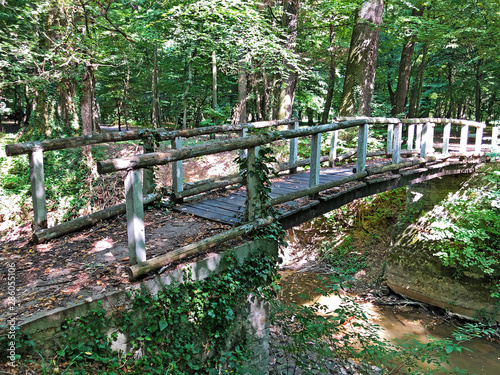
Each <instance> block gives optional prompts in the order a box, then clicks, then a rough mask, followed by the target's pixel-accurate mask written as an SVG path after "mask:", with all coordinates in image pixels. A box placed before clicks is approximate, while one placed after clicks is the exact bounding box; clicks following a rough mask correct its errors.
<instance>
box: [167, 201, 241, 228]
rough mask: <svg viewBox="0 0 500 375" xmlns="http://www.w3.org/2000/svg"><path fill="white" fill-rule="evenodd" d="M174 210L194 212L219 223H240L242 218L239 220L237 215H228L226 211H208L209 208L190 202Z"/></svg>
mask: <svg viewBox="0 0 500 375" xmlns="http://www.w3.org/2000/svg"><path fill="white" fill-rule="evenodd" d="M174 210H175V211H178V212H184V213H189V214H193V215H196V216H199V217H202V218H204V219H208V220H212V221H217V222H219V223H224V224H230V225H234V224H237V223H239V222H240V221H241V220H238V219H237V218H235V217H231V216H228V215H226V214H224V213H218V214H216V213H214V211H212V210H208V211H207V210H204V209H200V208H197V207H196V206H192V205H190V204H188V205H186V204H184V205H182V206H179V207H176V208H174Z"/></svg>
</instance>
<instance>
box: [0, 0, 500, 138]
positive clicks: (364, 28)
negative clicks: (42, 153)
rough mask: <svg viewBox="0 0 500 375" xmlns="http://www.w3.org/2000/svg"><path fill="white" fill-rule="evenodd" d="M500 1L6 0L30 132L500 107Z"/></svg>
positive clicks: (2, 46) (492, 112)
mask: <svg viewBox="0 0 500 375" xmlns="http://www.w3.org/2000/svg"><path fill="white" fill-rule="evenodd" d="M499 15H500V14H499V3H498V1H497V0H465V1H464V0H430V1H425V0H411V1H403V0H390V1H385V2H384V1H383V0H364V1H361V0H356V1H352V0H336V1H330V0H322V1H298V0H290V1H287V0H283V1H262V2H257V1H243V0H242V1H240V0H216V1H214V0H210V1H207V0H202V1H184V0H183V1H167V0H163V1H147V0H139V1H128V0H103V1H94V0H90V1H84V0H79V1H74V0H58V1H54V0H35V1H29V2H28V1H23V0H2V1H1V2H0V51H1V53H0V116H2V118H4V119H9V120H12V121H16V122H17V123H19V124H20V125H21V126H22V128H23V137H24V139H29V140H32V139H43V138H57V137H62V136H71V135H80V134H91V133H95V132H98V131H99V127H100V126H102V125H113V126H118V127H119V129H120V130H121V129H128V127H130V126H141V127H147V128H158V127H169V128H188V127H199V126H207V125H213V124H221V123H228V122H233V123H238V122H247V121H259V120H274V119H283V118H290V117H297V118H300V119H304V120H306V119H307V120H306V121H308V123H309V124H313V123H316V122H319V123H326V122H328V121H329V120H331V119H333V118H334V117H337V116H351V115H356V114H362V115H368V116H398V117H401V116H403V117H410V118H412V117H427V116H432V117H447V118H467V119H471V120H476V121H486V122H489V123H491V122H494V121H495V120H498V117H499V115H500V106H499V101H498V99H497V98H498V90H499V89H498V81H499V79H498V78H499V75H500V59H499V56H500V54H499V51H498V37H499V35H500V23H499Z"/></svg>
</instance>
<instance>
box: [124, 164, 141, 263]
mask: <svg viewBox="0 0 500 375" xmlns="http://www.w3.org/2000/svg"><path fill="white" fill-rule="evenodd" d="M125 197H126V207H127V235H128V253H129V261H130V264H131V265H134V264H137V263H138V262H144V261H145V260H146V236H145V233H144V205H143V196H142V171H141V170H140V169H135V170H130V171H128V172H127V175H126V176H125Z"/></svg>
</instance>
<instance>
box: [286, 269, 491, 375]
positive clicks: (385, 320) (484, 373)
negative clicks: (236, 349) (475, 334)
mask: <svg viewBox="0 0 500 375" xmlns="http://www.w3.org/2000/svg"><path fill="white" fill-rule="evenodd" d="M280 285H281V288H282V289H281V297H280V298H281V300H282V301H283V302H285V303H290V302H293V303H295V304H305V303H307V299H304V298H302V297H301V295H308V296H309V299H314V300H315V301H318V302H319V303H321V304H324V305H326V306H328V307H329V308H330V309H331V310H334V309H335V308H336V307H337V306H338V304H339V302H340V298H339V297H338V296H336V295H330V296H326V297H324V296H321V295H319V294H318V293H317V292H315V291H314V290H315V288H319V287H320V286H321V283H320V282H319V281H318V280H317V275H316V274H314V273H306V272H303V273H300V272H284V273H283V274H282V280H281V282H280ZM350 296H351V297H353V298H355V299H357V296H356V295H355V294H351V295H350ZM359 304H360V306H362V308H363V310H364V311H365V312H366V314H367V315H368V316H369V317H370V320H371V321H372V322H373V323H375V324H377V325H379V326H380V327H381V328H382V331H381V335H382V336H383V337H384V338H386V339H388V340H391V341H394V340H395V339H403V338H404V337H405V335H413V336H415V337H416V338H417V339H418V340H419V341H421V342H423V343H425V342H427V341H428V336H433V337H435V338H441V339H442V338H452V332H453V331H454V330H455V328H456V326H454V325H453V324H451V323H450V322H449V321H447V320H445V319H444V317H443V316H439V315H438V314H435V313H432V311H430V310H427V309H425V308H421V307H415V306H387V305H385V306H379V305H376V304H374V303H371V302H366V301H363V300H360V302H359ZM461 345H462V346H464V347H465V348H467V349H469V350H470V351H468V350H463V351H462V353H452V355H451V357H450V365H449V367H450V368H455V367H458V368H460V369H464V370H467V371H469V372H470V373H473V374H478V375H496V374H500V367H499V366H500V344H499V343H497V342H491V341H489V340H487V339H486V338H477V339H473V340H471V341H468V342H466V343H463V344H461ZM447 367H448V366H447Z"/></svg>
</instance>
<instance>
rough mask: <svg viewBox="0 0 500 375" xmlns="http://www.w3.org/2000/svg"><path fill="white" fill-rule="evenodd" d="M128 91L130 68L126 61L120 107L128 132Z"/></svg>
mask: <svg viewBox="0 0 500 375" xmlns="http://www.w3.org/2000/svg"><path fill="white" fill-rule="evenodd" d="M129 89H130V67H129V66H128V61H127V75H126V76H125V79H124V80H123V98H122V106H123V123H124V124H125V129H127V130H128V91H129Z"/></svg>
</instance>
